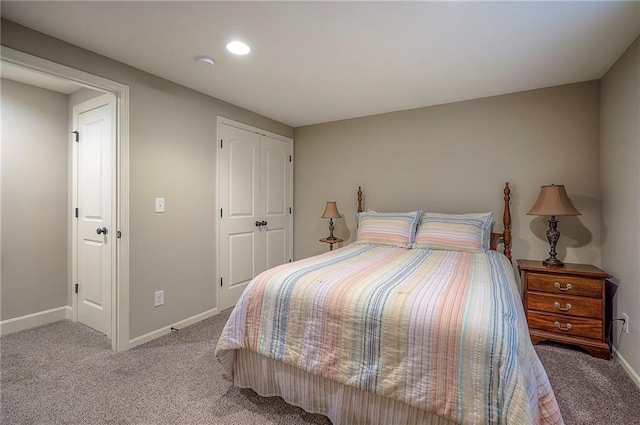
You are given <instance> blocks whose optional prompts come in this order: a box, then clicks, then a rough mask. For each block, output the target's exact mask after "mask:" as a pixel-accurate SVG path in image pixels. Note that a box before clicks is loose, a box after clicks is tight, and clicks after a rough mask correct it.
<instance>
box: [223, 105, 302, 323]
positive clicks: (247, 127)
mask: <svg viewBox="0 0 640 425" xmlns="http://www.w3.org/2000/svg"><path fill="white" fill-rule="evenodd" d="M221 124H226V125H228V126H231V127H236V128H239V129H241V130H246V131H251V132H253V133H258V134H261V135H263V136H269V137H272V138H274V139H278V140H282V141H283V142H287V143H291V158H292V161H291V167H289V199H290V200H291V205H293V164H294V163H295V155H294V145H295V141H294V139H293V138H291V137H287V136H283V135H282V134H277V133H272V132H270V131H267V130H263V129H261V128H258V127H254V126H252V125H249V124H244V123H242V122H239V121H234V120H232V119H230V118H225V117H222V116H220V115H218V120H217V124H216V141H215V142H216V211H215V216H216V224H215V235H216V258H215V266H216V280H215V285H216V309H218V312H220V284H219V282H220V278H221V274H220V255H219V252H220V213H219V211H220V175H219V173H220V147H219V146H220V138H221V129H220V125H221ZM294 217H295V210H294V209H293V207H292V210H291V220H290V221H289V241H288V242H289V258H291V259H293V219H294Z"/></svg>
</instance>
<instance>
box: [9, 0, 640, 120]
mask: <svg viewBox="0 0 640 425" xmlns="http://www.w3.org/2000/svg"><path fill="white" fill-rule="evenodd" d="M1 8H2V16H3V17H4V18H6V19H9V20H11V21H14V22H17V23H19V24H22V25H25V26H27V27H30V28H33V29H36V30H38V31H41V32H44V33H46V34H49V35H51V36H53V37H56V38H59V39H62V40H64V41H67V42H69V43H72V44H75V45H78V46H80V47H83V48H86V49H89V50H92V51H95V52H97V53H100V54H102V55H104V56H108V57H110V58H113V59H115V60H118V61H120V62H124V63H126V64H129V65H132V66H134V67H136V68H139V69H142V70H145V71H148V72H150V73H153V74H156V75H158V76H161V77H164V78H166V79H169V80H172V81H175V82H177V83H179V84H182V85H184V86H187V87H190V88H192V89H195V90H198V91H200V92H203V93H206V94H209V95H211V96H214V97H217V98H219V99H222V100H225V101H227V102H230V103H233V104H235V105H238V106H241V107H243V108H246V109H249V110H251V111H254V112H257V113H260V114H262V115H265V116H267V117H270V118H273V119H275V120H277V121H280V122H283V123H285V124H288V125H290V126H292V127H299V126H303V125H309V124H315V123H321V122H328V121H334V120H340V119H345V118H352V117H359V116H366V115H372V114H378V113H384V112H390V111H397V110H403V109H411V108H417V107H423V106H430V105H437V104H442V103H449V102H456V101H461V100H467V99H474V98H479V97H485V96H493V95H499V94H505V93H512V92H517V91H523V90H530V89H536V88H541V87H550V86H555V85H560V84H568V83H574V82H579V81H587V80H592V79H598V78H601V77H602V76H603V75H604V73H605V72H606V71H607V70H608V69H609V68H610V67H611V65H613V63H614V62H615V61H616V59H617V58H618V57H620V55H621V54H622V53H623V52H624V50H625V49H626V48H627V47H628V46H629V45H630V44H631V42H632V41H633V40H634V39H635V38H636V37H637V36H638V34H640V2H638V1H631V2H629V1H627V2H616V1H604V2H582V1H569V2H184V1H177V2H176V1H174V2H150V1H142V2H96V1H85V2H64V1H63V2H11V1H2V3H1ZM236 38H238V39H242V40H243V41H245V42H246V43H248V44H249V45H250V46H251V48H252V52H251V53H250V54H249V55H248V56H244V57H239V56H233V55H231V54H230V53H228V52H227V51H226V50H225V47H224V46H225V44H226V43H227V42H228V41H230V40H232V39H236ZM198 55H209V56H211V57H213V58H214V59H215V61H216V65H215V67H213V68H212V69H209V68H206V67H203V66H198V65H197V64H196V63H195V62H194V58H195V57H196V56H198Z"/></svg>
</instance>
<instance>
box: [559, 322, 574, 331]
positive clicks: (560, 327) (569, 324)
mask: <svg viewBox="0 0 640 425" xmlns="http://www.w3.org/2000/svg"><path fill="white" fill-rule="evenodd" d="M555 325H556V328H558V329H560V330H561V331H568V330H569V329H571V328H572V326H571V323H567V326H566V327H564V328H563V327H562V326H561V325H560V322H555Z"/></svg>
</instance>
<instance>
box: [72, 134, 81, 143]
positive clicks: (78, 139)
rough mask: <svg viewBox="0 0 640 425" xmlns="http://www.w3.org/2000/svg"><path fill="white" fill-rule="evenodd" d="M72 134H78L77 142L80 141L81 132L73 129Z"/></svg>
mask: <svg viewBox="0 0 640 425" xmlns="http://www.w3.org/2000/svg"><path fill="white" fill-rule="evenodd" d="M71 134H75V136H76V142H79V141H80V133H78V132H77V131H72V132H71Z"/></svg>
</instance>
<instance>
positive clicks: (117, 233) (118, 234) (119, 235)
mask: <svg viewBox="0 0 640 425" xmlns="http://www.w3.org/2000/svg"><path fill="white" fill-rule="evenodd" d="M121 237H122V232H121V231H120V230H118V231H117V232H116V238H118V239H120V238H121Z"/></svg>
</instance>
